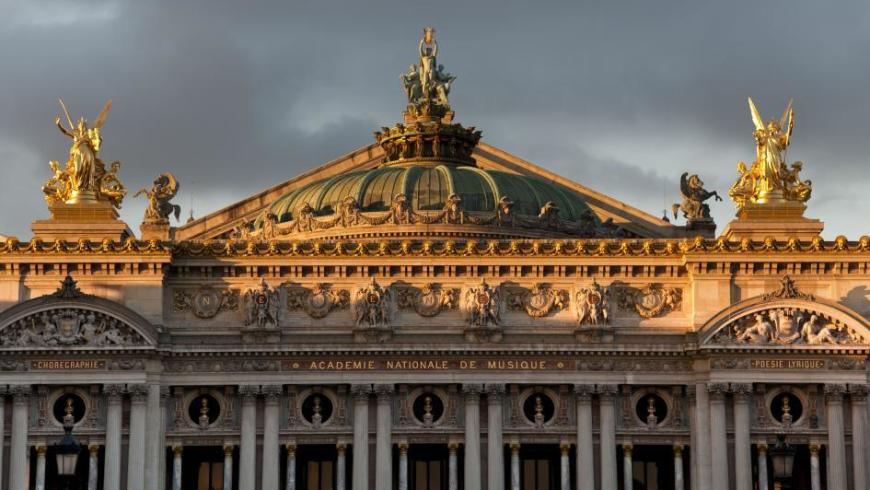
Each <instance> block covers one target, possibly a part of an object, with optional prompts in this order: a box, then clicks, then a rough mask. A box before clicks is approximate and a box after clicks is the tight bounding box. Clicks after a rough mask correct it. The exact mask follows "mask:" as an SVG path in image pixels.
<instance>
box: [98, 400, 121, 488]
mask: <svg viewBox="0 0 870 490" xmlns="http://www.w3.org/2000/svg"><path fill="white" fill-rule="evenodd" d="M103 393H105V394H106V401H107V404H106V454H105V456H104V458H103V490H120V489H121V415H122V413H121V396H122V395H123V393H124V385H105V386H104V387H103Z"/></svg>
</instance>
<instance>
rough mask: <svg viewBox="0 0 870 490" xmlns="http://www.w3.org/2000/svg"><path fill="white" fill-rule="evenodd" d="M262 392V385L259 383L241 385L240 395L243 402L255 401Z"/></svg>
mask: <svg viewBox="0 0 870 490" xmlns="http://www.w3.org/2000/svg"><path fill="white" fill-rule="evenodd" d="M259 394H260V387H259V386H257V385H239V396H241V397H242V402H243V403H244V402H247V403H250V402H253V401H255V400H256V399H257V395H259Z"/></svg>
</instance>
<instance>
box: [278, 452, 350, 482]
mask: <svg viewBox="0 0 870 490" xmlns="http://www.w3.org/2000/svg"><path fill="white" fill-rule="evenodd" d="M337 473H338V469H337V468H336V475H337ZM286 490H296V444H287V486H286Z"/></svg>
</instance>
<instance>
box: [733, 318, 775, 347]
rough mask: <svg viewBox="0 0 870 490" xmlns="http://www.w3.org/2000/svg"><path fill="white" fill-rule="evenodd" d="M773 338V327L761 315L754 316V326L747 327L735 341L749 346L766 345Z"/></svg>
mask: <svg viewBox="0 0 870 490" xmlns="http://www.w3.org/2000/svg"><path fill="white" fill-rule="evenodd" d="M772 337H773V325H772V324H771V323H770V322H769V321H767V319H766V318H765V317H764V315H763V314H762V313H757V314H756V315H755V324H753V325H751V326H749V327H747V328H746V330H744V331H743V332H742V333H740V334H739V335H738V336H737V340H740V341H742V342H749V343H750V344H767V343H768V342H770V340H771V338H772Z"/></svg>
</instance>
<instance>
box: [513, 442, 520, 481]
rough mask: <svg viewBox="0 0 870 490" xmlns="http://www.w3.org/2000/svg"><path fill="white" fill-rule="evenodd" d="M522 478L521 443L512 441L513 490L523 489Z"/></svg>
mask: <svg viewBox="0 0 870 490" xmlns="http://www.w3.org/2000/svg"><path fill="white" fill-rule="evenodd" d="M521 485H522V482H521V480H520V443H519V442H512V443H511V490H521V488H522V487H521Z"/></svg>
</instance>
